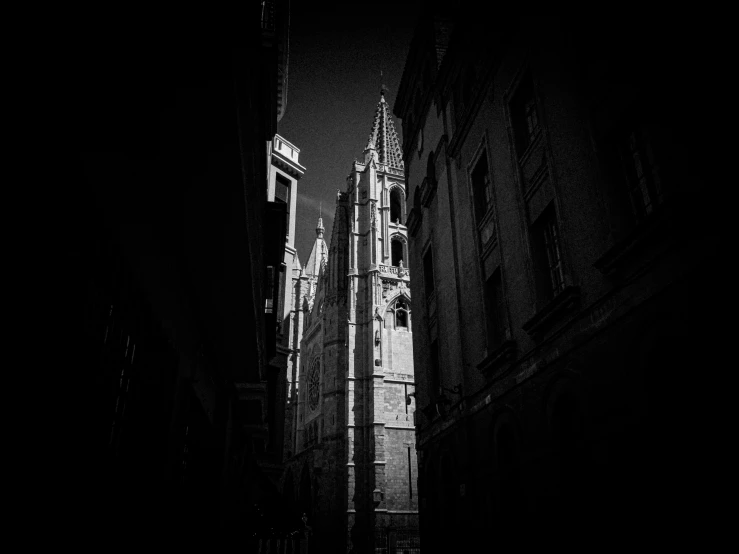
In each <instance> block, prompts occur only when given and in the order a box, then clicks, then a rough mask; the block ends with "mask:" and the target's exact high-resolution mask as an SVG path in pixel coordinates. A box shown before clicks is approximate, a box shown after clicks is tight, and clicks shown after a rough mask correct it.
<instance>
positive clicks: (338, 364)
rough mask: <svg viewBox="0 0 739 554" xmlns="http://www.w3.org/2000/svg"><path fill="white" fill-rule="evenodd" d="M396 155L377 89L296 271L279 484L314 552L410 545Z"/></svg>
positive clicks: (404, 262) (409, 361)
mask: <svg viewBox="0 0 739 554" xmlns="http://www.w3.org/2000/svg"><path fill="white" fill-rule="evenodd" d="M405 218H406V191H405V183H404V173H403V157H402V152H401V149H400V144H399V140H398V136H397V134H396V132H395V126H394V124H393V120H392V117H391V115H390V107H389V106H388V104H387V102H386V101H385V98H384V96H381V98H380V101H379V103H378V105H377V109H376V111H375V118H374V121H373V124H372V131H371V133H370V136H369V140H368V142H367V146H366V147H365V150H364V159H363V161H362V162H359V161H355V162H354V163H353V165H352V168H351V172H350V174H349V176H348V177H347V183H346V190H345V191H344V192H341V191H339V192H338V193H337V197H336V211H335V216H334V223H333V229H332V233H331V240H330V247H329V246H327V244H326V241H325V240H324V238H323V234H324V228H323V223H322V219H321V218H320V217H319V220H318V226H317V228H316V240H315V243H314V245H313V249H312V251H311V253H310V257H309V259H308V262H307V263H306V265H305V266H300V264H299V262H298V263H297V264H296V265H295V266H294V267H293V268H292V269H293V279H292V280H293V286H292V294H291V303H292V304H291V307H292V313H291V316H290V317H291V328H292V329H295V333H294V334H293V336H294V337H295V338H294V339H293V345H292V346H293V349H292V353H291V355H290V359H291V360H292V362H291V367H290V366H289V368H288V381H289V383H288V385H289V387H290V390H289V391H288V399H289V400H288V402H289V404H288V408H287V411H286V422H285V430H286V433H287V434H288V436H286V437H285V457H286V464H285V467H286V470H285V474H284V477H283V481H282V488H283V493H284V495H285V497H286V498H287V499H288V502H292V503H293V507H294V509H295V510H297V511H298V512H299V513H301V514H305V517H306V520H307V523H308V525H309V526H310V528H311V540H310V543H311V546H310V551H311V552H327V553H330V552H341V553H344V552H349V551H352V552H374V549H375V548H379V549H382V548H385V547H386V546H387V545H390V544H392V546H393V547H394V548H401V547H402V546H407V547H415V546H416V544H417V543H416V541H417V529H418V494H417V490H416V484H417V463H416V449H415V428H414V415H413V414H414V411H415V408H416V402H415V398H414V391H415V384H414V378H413V341H412V334H411V333H412V332H413V311H412V305H411V294H410V289H409V282H410V279H409V275H408V269H407V267H408V243H407V231H406V227H405V225H404V224H403V222H404V221H405Z"/></svg>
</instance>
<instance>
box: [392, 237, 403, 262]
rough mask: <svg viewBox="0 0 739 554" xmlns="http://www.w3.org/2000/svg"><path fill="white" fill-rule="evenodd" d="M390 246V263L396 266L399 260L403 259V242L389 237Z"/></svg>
mask: <svg viewBox="0 0 739 554" xmlns="http://www.w3.org/2000/svg"><path fill="white" fill-rule="evenodd" d="M396 236H397V235H396ZM390 247H391V248H390V254H391V261H392V264H393V266H395V267H398V266H399V265H400V261H401V260H402V259H403V254H404V252H403V251H404V250H405V244H404V243H403V241H402V240H401V239H399V238H393V239H391V243H390Z"/></svg>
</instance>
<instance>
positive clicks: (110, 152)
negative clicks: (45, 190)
mask: <svg viewBox="0 0 739 554" xmlns="http://www.w3.org/2000/svg"><path fill="white" fill-rule="evenodd" d="M99 15H100V16H101V17H102V15H101V14H99ZM233 15H234V17H233V18H229V20H228V21H226V22H224V21H223V20H219V21H218V22H214V25H215V27H214V28H212V29H211V28H209V27H208V25H207V21H206V20H205V19H203V18H204V17H205V15H204V14H200V13H199V14H187V13H186V12H184V11H182V10H178V11H177V13H170V14H146V15H144V14H115V16H113V15H111V16H110V18H109V19H105V23H104V24H103V23H100V25H91V26H89V27H85V29H84V30H80V29H78V28H77V27H74V29H76V31H75V32H70V35H69V38H68V40H67V41H66V42H65V47H67V48H68V50H69V56H68V62H69V67H68V73H67V81H66V82H68V83H69V84H70V85H72V87H73V91H74V92H73V93H68V94H66V93H65V96H64V97H65V98H66V99H67V100H69V102H68V103H67V105H66V108H65V109H66V110H68V113H70V114H71V117H70V119H71V120H72V123H71V126H70V130H71V131H73V134H72V136H73V139H76V140H77V141H78V142H77V143H76V144H75V148H76V152H75V154H76V155H75V157H73V158H72V160H71V161H70V167H71V170H70V173H71V174H73V175H74V179H73V182H71V183H70V186H69V187H68V198H67V200H68V204H66V203H65V208H68V209H67V211H66V213H65V214H64V215H65V218H66V223H65V225H64V227H63V228H62V230H63V231H64V233H65V235H64V239H65V240H64V243H63V247H62V250H61V254H62V255H63V257H64V258H65V270H64V273H65V275H66V277H68V280H69V282H70V283H69V285H68V286H67V289H66V290H65V291H64V299H65V300H66V302H68V304H69V307H68V308H67V309H66V311H65V312H64V313H65V319H66V324H65V328H66V329H67V330H68V331H69V333H70V335H71V339H70V341H69V344H70V345H74V346H73V347H72V349H73V350H74V358H75V360H74V370H73V371H70V372H69V374H68V375H69V377H68V379H67V380H66V384H68V385H70V389H73V391H72V392H71V394H70V396H69V397H68V398H67V399H66V400H65V403H66V411H65V414H66V413H69V414H70V415H71V416H72V417H69V418H67V417H66V416H65V418H64V420H63V421H64V427H65V433H67V434H68V440H67V446H66V448H65V453H66V456H65V458H66V460H67V461H68V464H69V466H70V467H69V470H68V471H66V472H63V473H64V475H65V477H64V483H65V484H64V487H63V490H64V493H63V497H64V498H65V499H67V501H68V500H69V499H74V505H75V508H74V510H71V509H70V510H69V511H64V513H62V514H61V515H58V516H57V517H56V521H58V522H63V525H65V526H66V530H67V531H69V532H70V533H72V534H74V535H75V536H76V542H75V544H78V545H79V544H80V543H84V544H86V545H87V543H88V542H89V543H92V544H97V545H98V546H99V547H100V548H101V549H103V550H108V549H110V548H113V547H115V546H116V545H117V544H119V543H121V542H122V541H127V540H135V541H139V540H144V539H152V538H158V539H162V540H164V541H165V544H167V543H169V544H181V545H193V544H196V543H198V542H199V541H205V542H207V543H208V544H210V545H212V546H214V547H215V546H216V545H219V544H222V543H231V544H235V545H238V549H239V551H251V549H256V548H257V547H258V539H260V538H261V539H265V538H268V537H270V536H273V537H279V538H282V539H284V538H286V537H289V536H293V537H297V536H298V534H299V533H300V532H301V530H302V529H303V522H301V521H300V520H299V515H298V514H297V513H292V512H291V511H289V510H288V509H287V508H286V507H285V506H284V505H283V503H282V499H281V497H280V495H279V493H278V491H277V488H276V486H275V484H274V481H273V479H272V477H274V475H273V474H274V473H275V469H274V468H275V464H277V467H278V468H279V463H280V461H281V456H282V451H281V445H282V443H281V440H278V439H279V437H278V436H277V434H276V433H277V430H278V429H279V427H280V425H275V422H280V424H281V422H282V419H283V418H284V415H283V412H282V411H281V410H284V407H281V406H280V405H281V403H280V402H277V401H276V398H277V390H276V387H277V383H278V381H279V372H280V371H281V370H280V368H278V367H273V366H271V365H270V363H269V362H270V360H271V359H273V357H274V355H275V353H276V326H277V315H276V313H277V309H273V307H276V306H278V305H280V298H279V286H278V285H279V282H280V271H279V269H280V267H281V266H282V264H283V260H284V253H285V236H286V231H285V229H286V205H285V203H284V202H278V201H274V202H270V201H268V166H269V157H268V156H269V154H268V145H269V144H270V142H271V141H272V139H273V137H274V135H275V130H276V125H277V121H278V119H279V118H280V117H281V115H282V113H283V111H284V109H285V102H286V93H287V88H286V87H287V33H288V22H289V2H287V1H274V2H271V1H268V2H262V3H261V5H260V3H253V6H252V7H251V8H248V7H247V8H244V9H243V10H242V11H241V12H240V13H239V14H233ZM224 25H225V26H224ZM216 30H217V32H215V31H216ZM273 196H274V194H273ZM67 233H68V234H67ZM66 302H65V304H66ZM70 380H71V381H72V382H70ZM283 381H284V378H283ZM277 412H279V414H278V413H277ZM65 467H66V466H65ZM265 468H268V469H269V470H270V471H266V470H265ZM279 473H280V471H279V470H278V471H277V472H276V474H277V475H279ZM139 544H142V545H143V544H145V543H141V542H140V543H139ZM147 544H148V543H147Z"/></svg>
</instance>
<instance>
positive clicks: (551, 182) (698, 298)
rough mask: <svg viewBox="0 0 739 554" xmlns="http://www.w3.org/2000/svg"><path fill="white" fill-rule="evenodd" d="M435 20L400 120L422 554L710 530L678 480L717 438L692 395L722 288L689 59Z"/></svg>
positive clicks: (539, 29) (419, 44) (613, 21)
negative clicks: (680, 74)
mask: <svg viewBox="0 0 739 554" xmlns="http://www.w3.org/2000/svg"><path fill="white" fill-rule="evenodd" d="M427 8H428V9H426V10H425V13H426V16H425V17H423V18H422V19H421V21H420V23H419V26H418V28H417V31H416V35H415V37H414V39H413V44H412V46H411V51H410V53H409V56H408V59H407V62H406V67H405V72H404V75H403V79H402V82H401V88H400V90H399V93H398V99H397V103H396V105H395V113H396V115H398V116H399V117H401V118H402V120H403V128H404V133H403V135H404V161H405V170H406V182H407V186H408V192H409V195H410V196H409V197H410V198H412V199H413V202H412V211H411V213H410V214H409V218H408V220H407V226H408V234H409V240H410V269H411V286H412V289H413V291H414V295H415V297H416V298H419V296H420V297H422V298H423V300H421V301H420V302H416V303H415V305H414V313H415V315H416V317H415V318H414V324H415V326H414V333H413V341H414V360H415V365H416V380H417V384H418V388H417V399H418V405H419V410H418V412H417V413H418V415H419V417H418V418H417V420H416V426H417V427H416V430H417V441H418V442H417V445H418V451H419V471H420V475H421V477H420V479H419V488H420V495H421V514H420V523H421V539H422V547H423V549H424V552H436V551H438V552H449V551H450V550H451V549H452V548H462V549H463V550H469V549H470V548H471V547H472V546H473V545H480V544H491V545H494V546H500V545H502V544H505V543H507V542H508V541H516V542H517V543H518V544H526V543H527V541H528V540H537V538H542V539H543V538H545V537H547V536H548V535H547V532H546V530H545V529H546V527H547V526H548V525H549V524H552V523H555V524H557V525H558V526H560V527H561V528H562V529H564V530H565V532H566V533H567V534H568V535H572V536H573V537H574V536H575V535H577V534H580V533H582V534H583V536H585V535H586V534H587V535H588V536H589V534H590V533H592V532H593V531H594V530H596V529H603V528H606V529H608V530H609V531H610V533H609V534H604V535H602V536H611V534H612V533H614V531H615V533H617V534H625V533H632V532H633V533H634V536H636V535H638V534H639V533H640V532H643V531H644V532H649V534H648V535H647V536H649V538H656V539H658V540H663V539H664V538H665V534H664V533H662V532H661V530H664V529H666V528H667V527H665V528H662V527H661V526H660V525H661V523H662V522H664V523H665V525H670V526H671V525H674V524H675V522H677V521H679V522H685V523H687V521H686V517H687V516H686V514H694V510H692V509H691V506H693V505H695V504H693V503H692V502H693V501H694V498H695V496H694V491H695V490H697V489H692V488H691V489H690V492H689V493H688V492H686V491H685V489H682V488H681V487H677V488H676V487H674V486H673V485H674V483H675V482H676V481H682V479H683V478H686V479H687V478H689V477H688V476H690V475H691V474H692V473H693V472H694V471H695V468H696V467H698V466H699V464H700V461H701V460H700V457H701V454H700V453H699V452H701V451H700V449H696V450H691V451H690V452H686V451H685V450H683V449H682V448H681V447H680V444H682V441H683V440H685V437H686V436H699V435H701V434H702V433H703V432H704V431H705V427H704V428H703V429H704V431H700V430H699V429H700V427H698V426H697V425H696V422H697V421H696V420H693V419H692V418H693V417H694V416H693V415H690V416H689V415H686V414H687V412H686V410H685V409H683V408H681V407H680V406H679V403H678V400H677V399H678V398H692V399H694V398H696V393H694V392H693V391H690V390H688V388H689V387H688V386H686V385H685V383H688V382H690V383H691V385H690V386H691V387H692V386H693V385H692V384H694V383H695V381H694V380H693V379H690V378H689V377H688V376H689V375H690V374H691V373H692V371H693V369H694V368H696V367H698V366H702V365H705V364H704V362H702V361H701V360H702V358H703V357H704V356H706V355H708V352H707V350H710V348H708V349H705V348H704V345H706V344H708V343H710V341H709V340H707V336H706V335H707V333H708V332H707V331H702V330H700V329H698V327H701V324H700V322H702V321H711V320H713V319H714V318H713V317H712V316H711V315H710V310H711V309H712V308H711V306H712V305H718V303H717V302H716V300H715V297H713V298H714V300H712V301H707V300H706V299H705V298H704V295H705V294H708V291H710V290H712V288H713V287H711V282H712V280H713V279H714V278H715V276H716V275H717V274H719V273H720V271H719V270H718V266H717V258H716V257H715V254H716V252H717V249H716V247H715V243H714V240H715V237H714V235H713V234H712V233H713V229H714V227H712V226H711V223H710V221H709V220H708V218H707V217H706V214H707V212H706V211H704V210H703V208H704V207H705V205H704V204H703V196H702V195H700V194H695V191H697V190H699V189H698V188H696V187H697V186H698V185H697V183H701V182H705V177H704V175H703V173H702V172H701V171H700V170H698V169H697V168H698V162H697V160H698V159H699V157H697V156H691V154H690V150H689V147H687V146H686V145H687V143H688V142H689V141H678V140H675V137H678V136H699V135H697V134H695V132H694V131H695V129H696V128H695V127H692V126H691V125H693V124H695V122H694V121H693V120H691V118H690V116H683V115H680V116H677V115H676V114H678V113H680V114H683V110H682V109H681V108H679V103H678V102H677V97H676V92H677V91H676V90H675V87H674V86H672V85H669V83H670V77H669V76H670V75H672V74H674V73H675V72H677V71H678V67H679V65H680V63H679V59H680V57H679V56H677V55H676V54H674V53H672V54H670V55H669V56H667V55H665V56H662V55H660V56H657V55H656V54H654V52H656V51H658V50H655V49H654V48H655V46H656V44H657V41H655V38H656V37H655V35H654V34H653V33H657V32H658V30H660V29H664V27H663V26H662V25H661V23H660V22H659V21H657V20H646V19H645V20H641V21H640V23H639V25H636V24H635V22H634V21H630V20H629V18H628V17H626V16H623V15H620V16H616V15H609V16H608V17H607V18H604V20H603V21H601V22H599V25H598V26H596V25H594V24H593V25H591V26H583V25H580V20H579V19H577V18H570V17H567V16H564V15H563V16H562V17H558V18H553V19H545V18H543V17H536V16H535V15H534V14H528V13H526V14H525V13H523V12H522V11H520V10H516V9H515V8H514V7H501V11H500V12H499V13H498V14H497V17H496V18H495V19H493V20H484V21H480V22H475V21H472V20H470V19H469V18H467V19H465V18H464V17H460V18H458V19H456V20H455V19H454V18H453V17H442V16H441V15H439V11H438V10H436V9H435V8H434V7H433V6H431V5H429V6H428V7H427ZM509 12H510V13H509ZM458 13H461V14H465V13H468V12H467V11H466V10H465V9H464V8H463V7H460V8H459V12H458ZM606 19H607V20H608V21H606ZM575 21H577V23H575ZM677 28H679V26H678V27H677ZM659 32H665V31H664V30H663V31H659ZM650 33H651V34H650ZM624 36H628V37H629V40H628V41H626V40H623V39H622V38H621V37H624ZM660 44H663V42H660ZM664 44H679V42H669V41H668V42H664ZM636 45H638V46H636ZM653 54H654V55H653ZM655 60H659V61H658V62H656V61H655ZM652 62H654V63H652ZM671 64H672V65H671ZM682 105H692V106H695V105H697V104H696V103H695V102H694V101H693V102H685V103H684V104H682ZM691 148H692V147H691ZM688 221H689V222H690V225H689V227H690V229H689V230H688V229H687V226H686V225H685V222H688ZM693 413H694V414H695V412H693ZM688 429H690V430H691V431H690V432H688ZM693 432H695V435H693V434H692V433H693ZM681 437H682V438H681ZM671 483H672V484H671ZM678 489H679V490H678ZM684 492H685V494H688V495H689V496H690V500H689V499H688V498H687V497H685V496H682V495H683V493H684ZM691 517H692V515H691ZM686 527H691V524H688V525H686ZM686 532H689V531H687V529H686ZM669 538H672V537H669Z"/></svg>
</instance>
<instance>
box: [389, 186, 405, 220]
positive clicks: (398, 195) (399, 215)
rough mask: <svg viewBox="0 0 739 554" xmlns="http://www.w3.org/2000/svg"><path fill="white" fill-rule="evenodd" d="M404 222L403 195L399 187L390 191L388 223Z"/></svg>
mask: <svg viewBox="0 0 739 554" xmlns="http://www.w3.org/2000/svg"><path fill="white" fill-rule="evenodd" d="M404 220H405V195H404V194H403V191H402V190H401V189H400V187H393V188H392V189H390V221H391V222H393V223H395V222H396V221H400V222H401V223H403V221H404Z"/></svg>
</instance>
